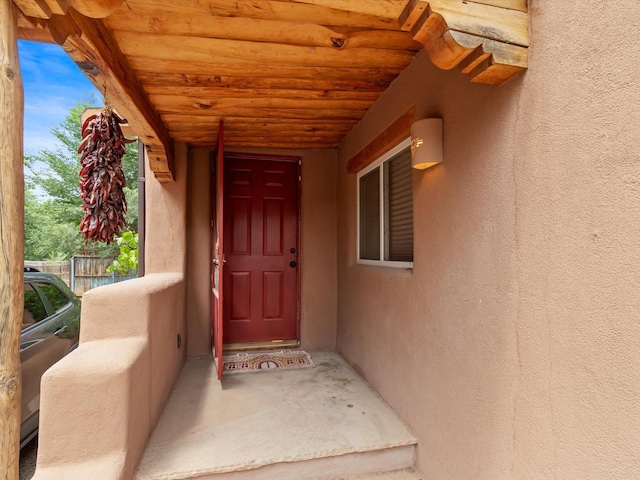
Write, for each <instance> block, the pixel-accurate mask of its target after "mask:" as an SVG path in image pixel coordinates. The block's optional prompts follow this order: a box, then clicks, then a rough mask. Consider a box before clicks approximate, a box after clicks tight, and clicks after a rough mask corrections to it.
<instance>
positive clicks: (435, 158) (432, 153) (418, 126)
mask: <svg viewBox="0 0 640 480" xmlns="http://www.w3.org/2000/svg"><path fill="white" fill-rule="evenodd" d="M440 162H442V119H441V118H425V119H424V120H418V121H417V122H414V123H413V124H411V165H412V166H413V168H416V169H418V170H424V169H427V168H429V167H433V166H434V165H437V164H438V163H440Z"/></svg>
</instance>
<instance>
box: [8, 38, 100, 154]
mask: <svg viewBox="0 0 640 480" xmlns="http://www.w3.org/2000/svg"><path fill="white" fill-rule="evenodd" d="M18 54H19V56H20V69H21V71H22V81H23V83H24V107H25V108H24V152H25V154H27V153H36V152H38V151H40V150H43V149H48V150H55V149H56V145H57V140H56V138H55V137H54V136H53V135H52V134H51V130H52V129H53V128H54V127H57V126H58V125H60V123H61V122H62V121H63V120H64V118H65V117H66V116H67V115H68V113H69V109H70V108H71V107H73V106H75V105H77V104H78V103H79V102H80V101H81V100H89V99H90V98H91V95H93V97H94V100H95V102H96V103H98V104H100V105H101V104H102V95H101V94H100V93H99V92H98V90H96V88H95V87H94V86H93V84H92V83H91V82H90V81H89V79H88V78H87V77H86V76H85V75H84V74H83V73H82V72H81V71H80V69H79V68H78V67H77V65H76V64H75V63H74V62H73V60H71V58H69V57H68V56H67V54H66V53H65V52H64V50H62V48H61V47H59V46H58V45H50V44H46V43H37V42H28V41H23V40H20V41H18Z"/></svg>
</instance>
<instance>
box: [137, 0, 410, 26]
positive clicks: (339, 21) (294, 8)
mask: <svg viewBox="0 0 640 480" xmlns="http://www.w3.org/2000/svg"><path fill="white" fill-rule="evenodd" d="M125 3H126V4H127V6H128V8H129V9H130V10H132V11H135V12H152V13H155V12H164V13H174V14H179V15H203V16H220V17H241V18H257V19H262V20H282V21H287V22H308V21H309V19H313V21H314V23H317V24H319V25H331V26H343V27H364V28H378V29H383V30H385V29H386V30H397V29H398V23H397V20H396V19H397V17H380V16H376V15H367V14H366V13H358V12H351V11H347V10H344V9H337V8H328V7H325V6H322V5H309V4H304V3H301V2H292V1H286V0H285V1H280V0H252V1H250V2H247V1H242V2H239V1H237V0H216V1H215V2H197V1H193V0H127V1H126V2H125ZM349 3H353V2H349ZM374 3H375V2H374ZM401 10H402V9H401V8H400V9H398V11H401Z"/></svg>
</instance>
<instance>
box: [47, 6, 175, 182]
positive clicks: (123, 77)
mask: <svg viewBox="0 0 640 480" xmlns="http://www.w3.org/2000/svg"><path fill="white" fill-rule="evenodd" d="M56 19H66V20H68V21H70V20H73V22H74V23H75V24H76V25H77V27H78V29H79V30H80V31H81V34H77V32H76V31H69V32H68V33H69V36H68V37H67V39H66V40H64V42H62V47H63V48H64V50H65V51H66V52H67V54H68V55H69V56H70V57H71V58H72V59H73V60H74V61H75V62H76V64H77V65H78V66H79V67H80V69H81V70H82V71H83V72H84V73H85V74H86V75H87V77H89V79H90V80H91V81H92V83H93V84H94V85H95V86H96V88H98V90H100V91H102V92H106V95H105V97H106V100H107V101H109V102H111V103H112V104H113V106H114V107H115V109H116V110H117V111H118V112H119V113H120V114H121V115H123V116H124V117H126V119H127V120H128V122H129V124H130V125H131V126H132V128H133V130H134V131H135V132H136V135H137V136H138V137H140V138H141V140H142V142H143V143H144V145H145V147H146V149H147V153H148V156H149V165H150V167H151V170H152V171H153V172H154V173H155V175H156V178H158V179H159V180H161V181H171V180H173V179H174V167H173V163H174V157H173V156H174V145H173V140H172V139H171V137H170V136H169V132H168V131H167V130H166V128H165V126H164V124H163V123H162V120H161V119H160V116H159V115H158V113H157V112H156V111H155V109H154V107H153V106H152V104H151V103H150V102H149V99H148V97H147V96H146V94H145V93H144V91H143V90H142V89H141V88H140V86H139V83H138V80H137V79H136V78H135V77H134V76H133V74H132V69H131V67H130V66H129V64H128V62H127V59H126V58H125V57H124V56H123V55H122V53H121V52H120V49H119V48H118V44H117V43H116V41H115V39H114V38H113V36H112V35H111V33H110V32H109V30H108V29H107V28H106V27H105V26H104V24H103V23H102V21H100V20H93V19H89V18H87V17H84V16H83V15H80V14H79V13H77V12H76V11H75V10H73V9H69V13H68V15H67V16H66V17H61V16H54V17H53V18H52V21H53V24H54V23H55V20H56ZM53 24H52V26H53Z"/></svg>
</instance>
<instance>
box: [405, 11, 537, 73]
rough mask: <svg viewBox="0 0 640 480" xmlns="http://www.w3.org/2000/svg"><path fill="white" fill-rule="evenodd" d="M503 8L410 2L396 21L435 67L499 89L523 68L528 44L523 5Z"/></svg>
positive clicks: (526, 59) (526, 60)
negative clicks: (456, 70) (460, 72)
mask: <svg viewBox="0 0 640 480" xmlns="http://www.w3.org/2000/svg"><path fill="white" fill-rule="evenodd" d="M503 4H504V2H499V1H497V0H494V1H492V2H489V1H483V2H452V1H450V0H431V1H426V0H410V1H409V3H408V4H407V6H406V7H405V9H404V11H403V12H402V15H401V16H400V18H399V19H398V21H399V23H400V26H401V28H402V30H405V31H409V32H410V33H411V36H412V37H413V39H414V40H416V41H418V42H420V43H421V44H422V45H423V46H424V49H425V50H426V51H427V53H428V54H429V58H431V61H432V62H433V63H434V64H435V65H436V66H438V67H439V68H442V69H443V70H450V69H452V68H456V67H458V68H460V70H461V71H462V73H465V74H468V75H469V76H470V77H471V81H473V82H480V83H487V84H492V85H501V84H503V83H505V82H506V81H508V80H509V79H511V78H512V77H513V76H515V75H517V74H518V73H520V72H522V71H524V70H526V68H527V64H528V46H529V34H528V18H529V17H528V13H527V11H526V4H525V5H524V6H523V5H521V4H520V3H517V5H516V6H517V8H515V9H509V8H504V6H501V5H503ZM523 8H524V9H525V10H524V11H523Z"/></svg>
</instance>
